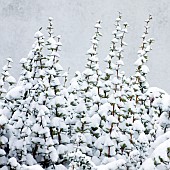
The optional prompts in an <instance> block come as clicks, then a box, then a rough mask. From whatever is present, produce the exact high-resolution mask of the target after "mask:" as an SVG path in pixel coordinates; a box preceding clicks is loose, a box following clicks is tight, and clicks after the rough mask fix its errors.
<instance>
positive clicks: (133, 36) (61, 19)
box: [0, 0, 170, 93]
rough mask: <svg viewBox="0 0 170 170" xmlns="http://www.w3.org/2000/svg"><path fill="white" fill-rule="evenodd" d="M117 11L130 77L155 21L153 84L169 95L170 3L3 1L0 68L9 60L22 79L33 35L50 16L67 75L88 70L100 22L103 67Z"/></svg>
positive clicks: (131, 0) (152, 0)
mask: <svg viewBox="0 0 170 170" xmlns="http://www.w3.org/2000/svg"><path fill="white" fill-rule="evenodd" d="M117 11H121V12H122V13H123V20H124V21H127V22H128V23H129V24H130V28H129V33H128V35H127V36H126V42H127V43H128V45H129V46H128V47H126V51H125V60H124V61H125V64H126V66H125V68H124V70H125V71H126V72H127V75H130V74H132V73H133V71H134V69H135V68H134V66H133V63H134V61H135V60H136V58H137V54H136V51H137V50H138V46H139V45H140V42H141V39H140V36H141V35H142V32H143V30H144V29H143V25H144V20H145V19H147V17H148V15H149V14H150V13H151V14H152V15H153V21H152V23H151V30H150V35H151V36H152V37H153V38H155V40H156V42H155V44H154V46H153V51H152V52H151V53H150V61H149V63H148V65H149V68H150V74H149V83H150V85H151V86H157V87H160V88H162V89H164V90H166V91H168V92H169V93H170V76H169V75H170V74H169V73H170V63H169V62H170V56H169V53H170V31H169V30H170V1H169V0H161V1H160V0H105V1H104V0H0V57H1V60H0V68H1V67H2V66H3V64H4V63H5V58H6V57H9V56H10V57H12V58H13V60H14V64H13V70H12V72H13V74H14V75H19V72H20V70H21V67H20V65H19V64H18V62H19V60H20V59H21V58H22V57H26V56H27V54H28V52H29V50H30V49H31V45H32V43H33V41H34V38H33V35H34V32H35V31H37V30H38V29H39V28H40V27H41V26H42V27H43V32H45V30H46V26H47V25H48V22H47V19H48V17H49V16H51V17H53V18H54V26H55V33H56V34H61V35H62V43H63V47H62V52H61V56H62V57H61V63H62V65H63V67H64V68H65V69H67V68H68V67H71V73H72V74H73V73H74V72H75V71H76V70H80V71H82V70H83V69H84V64H85V62H86V58H87V56H86V55H85V53H86V51H87V49H88V48H89V46H90V41H89V40H90V38H91V36H92V35H93V31H94V28H93V26H94V24H95V22H96V20H98V19H101V20H102V21H103V24H102V25H103V30H102V33H103V38H102V39H101V42H100V51H99V58H100V63H101V65H102V67H104V64H103V59H104V58H105V56H106V55H107V53H108V51H109V45H110V40H111V39H112V36H111V32H112V30H113V24H114V20H115V18H116V17H117V14H118V13H117Z"/></svg>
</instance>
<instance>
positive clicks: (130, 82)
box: [0, 13, 170, 170]
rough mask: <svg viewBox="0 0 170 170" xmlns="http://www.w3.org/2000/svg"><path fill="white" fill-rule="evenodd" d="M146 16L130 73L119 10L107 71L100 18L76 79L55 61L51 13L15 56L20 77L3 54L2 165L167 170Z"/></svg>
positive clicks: (167, 106) (165, 131)
mask: <svg viewBox="0 0 170 170" xmlns="http://www.w3.org/2000/svg"><path fill="white" fill-rule="evenodd" d="M151 20H152V16H151V15H149V18H148V19H147V20H146V21H145V30H144V33H143V35H142V44H141V45H140V49H139V50H138V52H137V55H138V59H137V60H136V62H135V63H134V64H135V67H136V70H135V72H134V74H133V75H131V76H130V77H127V76H126V73H125V72H124V71H123V69H122V68H123V66H124V64H125V63H124V61H123V58H124V53H123V52H124V50H125V47H126V46H127V43H126V42H125V37H126V34H127V33H128V31H127V29H128V26H129V25H128V23H127V22H124V23H123V22H122V15H121V13H119V15H118V17H117V19H116V21H115V28H114V31H113V33H112V34H113V38H112V41H111V46H110V50H109V54H108V55H107V57H106V58H105V59H104V61H105V62H106V68H105V69H104V71H102V70H101V69H100V65H99V58H98V48H100V44H99V40H100V38H101V36H102V34H101V28H102V27H101V23H102V22H101V21H100V20H99V21H97V22H96V24H95V33H94V36H93V37H92V39H91V47H90V49H89V50H88V51H87V56H88V57H87V63H86V64H85V70H84V71H83V72H79V71H76V72H75V75H74V77H73V78H68V72H64V73H63V71H64V69H63V67H62V66H61V65H60V54H59V53H60V52H59V51H60V49H61V46H62V43H61V36H60V35H58V36H55V35H54V28H53V18H51V17H50V18H49V25H48V27H47V32H48V38H47V39H46V38H45V37H44V34H43V33H42V28H40V29H39V30H38V31H37V32H36V33H35V35H34V38H35V42H34V43H33V45H32V49H31V51H30V52H29V54H28V57H27V58H22V59H21V60H20V64H21V67H22V72H21V75H20V77H19V80H18V83H16V80H15V79H14V78H13V77H12V76H11V75H10V74H9V69H10V68H11V63H12V59H11V58H8V59H7V65H5V66H4V67H3V71H2V76H1V78H0V100H1V103H0V169H1V170H7V169H11V170H29V169H30V170H34V169H36V170H38V169H42V168H44V169H45V170H53V169H54V170H59V169H60V170H61V169H69V170H81V169H85V170H86V169H91V170H99V169H106V170H127V169H128V170H138V169H140V170H147V169H148V170H159V169H161V170H163V169H170V145H169V143H170V135H169V132H170V123H169V120H170V96H169V95H168V94H167V93H166V92H165V91H163V90H161V89H159V88H153V87H149V83H148V82H147V74H148V73H149V68H148V67H147V65H146V63H147V61H148V59H149V52H150V51H151V50H152V43H153V42H154V40H153V39H152V38H148V33H149V32H148V31H149V28H150V26H149V24H150V22H151ZM148 164H149V165H148Z"/></svg>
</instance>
